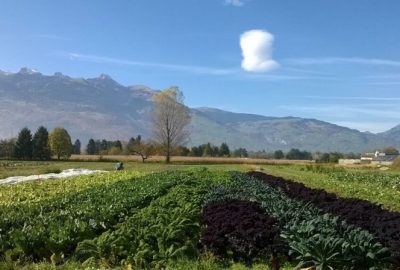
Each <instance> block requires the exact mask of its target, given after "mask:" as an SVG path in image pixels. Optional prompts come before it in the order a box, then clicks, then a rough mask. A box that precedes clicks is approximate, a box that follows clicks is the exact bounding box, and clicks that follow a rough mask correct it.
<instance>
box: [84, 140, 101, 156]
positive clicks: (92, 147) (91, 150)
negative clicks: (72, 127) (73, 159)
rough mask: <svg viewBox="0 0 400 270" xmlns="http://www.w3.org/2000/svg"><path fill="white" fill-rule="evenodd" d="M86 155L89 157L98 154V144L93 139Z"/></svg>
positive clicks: (89, 143) (88, 145)
mask: <svg viewBox="0 0 400 270" xmlns="http://www.w3.org/2000/svg"><path fill="white" fill-rule="evenodd" d="M86 154H88V155H95V154H98V152H97V149H96V143H95V142H94V140H93V139H90V140H89V142H88V144H87V146H86Z"/></svg>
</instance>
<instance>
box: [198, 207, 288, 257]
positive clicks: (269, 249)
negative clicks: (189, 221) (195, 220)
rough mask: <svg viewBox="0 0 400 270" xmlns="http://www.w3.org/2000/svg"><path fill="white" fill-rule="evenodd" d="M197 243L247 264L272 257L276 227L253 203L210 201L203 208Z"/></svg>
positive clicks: (274, 249)
mask: <svg viewBox="0 0 400 270" xmlns="http://www.w3.org/2000/svg"><path fill="white" fill-rule="evenodd" d="M202 222H203V226H204V227H203V230H202V234H201V245H202V246H203V247H204V248H206V249H207V250H210V251H212V252H213V253H214V254H215V255H217V256H220V257H222V258H232V259H234V260H235V261H244V262H246V263H251V262H252V260H253V259H254V258H264V259H266V258H267V257H266V256H269V255H271V254H272V255H273V257H276V256H275V255H276V253H277V249H278V245H279V234H280V233H279V228H278V226H277V225H276V224H277V222H276V220H275V219H274V218H272V217H269V216H267V215H266V214H265V212H264V211H263V210H262V209H261V208H260V207H259V206H258V204H256V203H254V202H248V201H239V200H231V201H223V202H214V203H211V204H208V205H206V206H205V207H204V208H203V216H202Z"/></svg>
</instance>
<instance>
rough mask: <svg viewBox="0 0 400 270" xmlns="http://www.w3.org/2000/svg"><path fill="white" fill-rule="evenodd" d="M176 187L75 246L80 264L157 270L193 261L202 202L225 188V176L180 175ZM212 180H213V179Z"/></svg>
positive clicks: (206, 174) (201, 172)
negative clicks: (123, 264) (122, 263)
mask: <svg viewBox="0 0 400 270" xmlns="http://www.w3.org/2000/svg"><path fill="white" fill-rule="evenodd" d="M181 176H183V177H180V178H179V180H178V182H177V185H176V186H175V187H173V188H172V189H171V190H170V191H169V192H168V193H167V194H166V195H164V196H162V197H159V198H158V199H156V200H154V201H153V202H152V203H151V204H150V205H149V206H148V207H146V208H143V209H141V210H139V211H137V212H136V213H134V214H133V215H132V216H130V217H129V218H127V219H126V220H125V221H124V222H123V223H121V224H119V225H118V226H116V228H115V229H114V230H109V231H107V232H105V233H103V234H102V235H101V236H99V237H98V238H95V239H94V240H91V242H87V241H85V242H82V243H80V244H79V245H78V247H77V250H76V254H77V256H78V257H79V258H81V260H93V259H94V260H97V261H99V260H106V261H107V262H108V263H109V264H110V265H116V264H118V263H119V262H120V261H121V260H122V261H125V262H129V263H131V264H132V265H134V266H135V267H137V268H152V269H161V268H163V267H165V266H166V265H168V264H169V263H172V262H173V261H175V260H177V259H182V258H187V259H195V258H197V256H198V252H197V248H196V244H197V242H198V239H199V231H200V225H199V218H200V209H201V205H202V204H203V200H204V199H203V198H204V196H205V195H206V194H207V192H208V190H209V189H210V188H212V187H213V186H214V185H215V184H218V183H219V184H223V185H226V184H227V183H228V182H229V175H228V174H216V173H213V174H210V173H209V172H207V171H196V173H186V174H182V175H181ZM213 178H214V179H213Z"/></svg>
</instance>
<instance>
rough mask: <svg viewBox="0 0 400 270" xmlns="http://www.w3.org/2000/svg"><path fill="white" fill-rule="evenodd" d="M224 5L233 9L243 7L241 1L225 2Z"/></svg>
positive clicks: (231, 0) (226, 0)
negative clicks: (233, 7)
mask: <svg viewBox="0 0 400 270" xmlns="http://www.w3.org/2000/svg"><path fill="white" fill-rule="evenodd" d="M225 5H232V6H235V7H241V6H243V5H244V2H243V1H242V0H225Z"/></svg>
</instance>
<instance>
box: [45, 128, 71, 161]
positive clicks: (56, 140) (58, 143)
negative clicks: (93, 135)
mask: <svg viewBox="0 0 400 270" xmlns="http://www.w3.org/2000/svg"><path fill="white" fill-rule="evenodd" d="M49 144H50V148H51V152H52V153H53V154H54V155H56V156H57V159H60V158H65V159H67V158H69V157H70V156H71V153H72V143H71V137H70V136H69V134H68V131H67V130H65V129H64V128H55V129H54V130H53V131H52V132H51V133H50V136H49Z"/></svg>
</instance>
